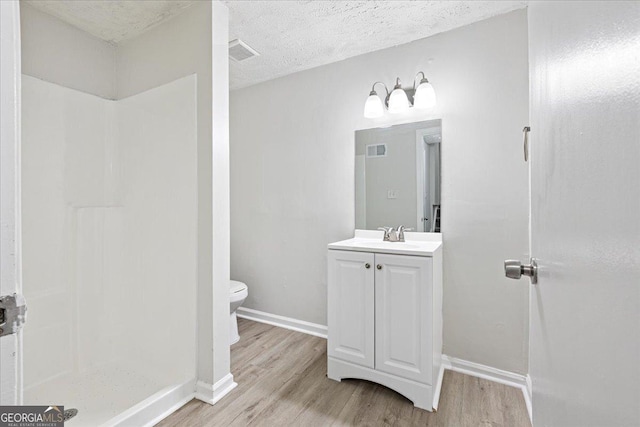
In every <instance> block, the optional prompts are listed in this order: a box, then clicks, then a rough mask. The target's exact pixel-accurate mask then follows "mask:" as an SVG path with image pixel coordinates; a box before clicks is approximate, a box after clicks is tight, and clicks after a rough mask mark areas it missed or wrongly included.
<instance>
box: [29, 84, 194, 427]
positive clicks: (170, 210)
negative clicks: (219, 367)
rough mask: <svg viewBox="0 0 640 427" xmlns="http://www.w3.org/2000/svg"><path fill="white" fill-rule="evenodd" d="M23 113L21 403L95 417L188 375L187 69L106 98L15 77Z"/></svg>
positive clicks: (190, 117)
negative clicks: (58, 406)
mask: <svg viewBox="0 0 640 427" xmlns="http://www.w3.org/2000/svg"><path fill="white" fill-rule="evenodd" d="M22 121H23V126H22V127H23V142H22V147H23V152H22V164H23V172H22V173H23V176H22V181H23V192H22V194H23V200H22V203H23V230H24V231H23V270H24V292H25V295H26V297H27V299H28V301H29V305H30V307H29V327H28V328H25V333H24V350H25V351H24V385H25V403H42V404H46V403H51V402H52V400H53V401H57V402H58V403H60V402H63V403H64V405H65V406H67V407H76V408H78V409H80V413H79V415H78V417H77V421H76V423H77V424H85V425H92V424H93V425H95V424H98V423H101V422H104V421H106V420H108V419H110V418H111V417H113V416H115V415H116V414H118V413H120V412H122V411H123V410H125V409H127V408H128V407H130V406H132V405H134V404H136V403H138V402H139V401H140V400H142V399H144V398H146V397H148V396H150V395H151V394H153V393H155V392H157V391H159V390H161V389H162V388H164V387H168V386H171V385H176V384H183V383H185V382H189V381H193V380H194V378H195V346H196V337H195V331H196V324H195V322H196V317H195V316H196V313H195V311H196V310H195V303H196V268H197V266H196V261H195V260H196V255H197V253H196V237H197V233H196V225H197V222H196V221H197V194H196V191H197V181H196V77H195V76H189V77H185V78H182V79H179V80H176V81H174V82H172V83H169V84H166V85H163V86H160V87H158V88H155V89H151V90H149V91H147V92H144V93H142V94H139V95H135V96H132V97H130V98H126V99H123V100H120V101H110V100H105V99H102V98H99V97H95V96H93V95H87V94H85V93H81V92H78V91H75V90H72V89H68V88H65V87H62V86H59V85H56V84H52V83H48V82H44V81H42V80H38V79H36V78H33V77H29V76H23V110H22ZM80 373H82V376H79V374H80ZM132 373H135V377H134V375H133V374H132ZM94 374H95V375H94ZM81 378H82V380H80V379H81ZM105 378H106V379H109V378H111V379H112V380H111V381H109V383H108V384H109V386H108V387H109V389H106V388H105V384H107V383H104V382H103V383H102V384H101V383H100V382H101V381H103V380H104V379H105ZM116 378H117V380H115V381H113V380H114V379H116ZM96 395H99V399H97V400H96V399H95V397H96ZM91 399H93V400H91ZM83 405H84V407H83ZM82 420H84V421H82Z"/></svg>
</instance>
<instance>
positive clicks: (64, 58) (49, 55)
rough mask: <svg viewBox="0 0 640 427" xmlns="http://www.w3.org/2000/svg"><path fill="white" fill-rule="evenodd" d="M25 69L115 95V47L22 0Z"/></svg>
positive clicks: (99, 93)
mask: <svg viewBox="0 0 640 427" xmlns="http://www.w3.org/2000/svg"><path fill="white" fill-rule="evenodd" d="M20 25H21V37H22V40H21V42H22V72H23V73H24V74H26V75H28V76H32V77H36V78H39V79H42V80H46V81H48V82H51V83H56V84H59V85H61V86H65V87H68V88H71V89H77V90H80V91H82V92H86V93H90V94H92V95H97V96H100V97H102V98H106V99H115V98H116V74H115V73H116V47H115V46H114V45H112V44H109V43H107V42H105V41H103V40H100V39H98V38H96V37H93V36H92V35H90V34H88V33H85V32H84V31H82V30H79V29H77V28H76V27H73V26H71V25H69V24H67V23H65V22H63V21H61V20H59V19H57V18H54V17H52V16H50V15H48V14H46V13H44V12H41V11H39V10H37V9H34V8H33V7H31V6H29V5H28V4H26V3H25V2H20Z"/></svg>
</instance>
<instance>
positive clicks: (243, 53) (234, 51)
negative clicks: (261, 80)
mask: <svg viewBox="0 0 640 427" xmlns="http://www.w3.org/2000/svg"><path fill="white" fill-rule="evenodd" d="M258 55H260V54H259V53H258V52H256V51H255V50H254V49H252V48H251V47H250V46H248V45H247V44H246V43H245V42H243V41H242V40H240V39H235V40H231V41H230V42H229V58H231V59H233V60H234V61H236V62H240V61H244V60H245V59H249V58H253V57H254V56H258Z"/></svg>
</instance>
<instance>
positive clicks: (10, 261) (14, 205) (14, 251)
mask: <svg viewBox="0 0 640 427" xmlns="http://www.w3.org/2000/svg"><path fill="white" fill-rule="evenodd" d="M0 39H1V40H0V43H1V46H0V52H1V53H2V60H1V61H0V93H1V94H2V96H1V97H0V98H1V100H0V102H1V105H0V263H1V268H0V297H1V296H11V297H12V296H13V295H14V294H19V293H20V292H21V281H20V278H21V274H20V273H21V272H20V221H19V218H20V203H19V200H20V198H19V195H20V179H19V177H20V163H19V161H18V160H19V158H20V12H19V4H18V1H0ZM3 304H4V303H2V305H3ZM5 314H6V312H5ZM7 317H8V316H7ZM5 320H6V321H7V322H9V319H5ZM0 323H3V322H2V321H0ZM3 328H4V329H8V325H7V324H5V326H4V327H3ZM21 351H22V334H21V332H18V333H13V334H9V335H4V336H0V406H2V405H18V404H21V403H22V384H21V378H22V372H21V363H20V362H21V360H22V359H21V357H22V355H21Z"/></svg>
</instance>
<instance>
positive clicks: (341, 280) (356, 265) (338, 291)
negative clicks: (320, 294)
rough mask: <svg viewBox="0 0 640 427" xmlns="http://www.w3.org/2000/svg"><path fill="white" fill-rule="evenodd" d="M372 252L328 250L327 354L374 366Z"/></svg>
mask: <svg viewBox="0 0 640 427" xmlns="http://www.w3.org/2000/svg"><path fill="white" fill-rule="evenodd" d="M373 272H374V255H373V254H372V253H366V252H350V251H336V250H330V251H329V277H328V294H329V295H328V323H329V325H328V326H329V333H328V343H327V345H328V348H327V351H328V353H329V356H330V357H335V358H337V359H341V360H344V361H347V362H352V363H357V364H358V365H362V366H366V367H369V368H373V367H374V354H373V352H374V329H373V328H374V320H373V316H374V283H373V280H374V273H373Z"/></svg>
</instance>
